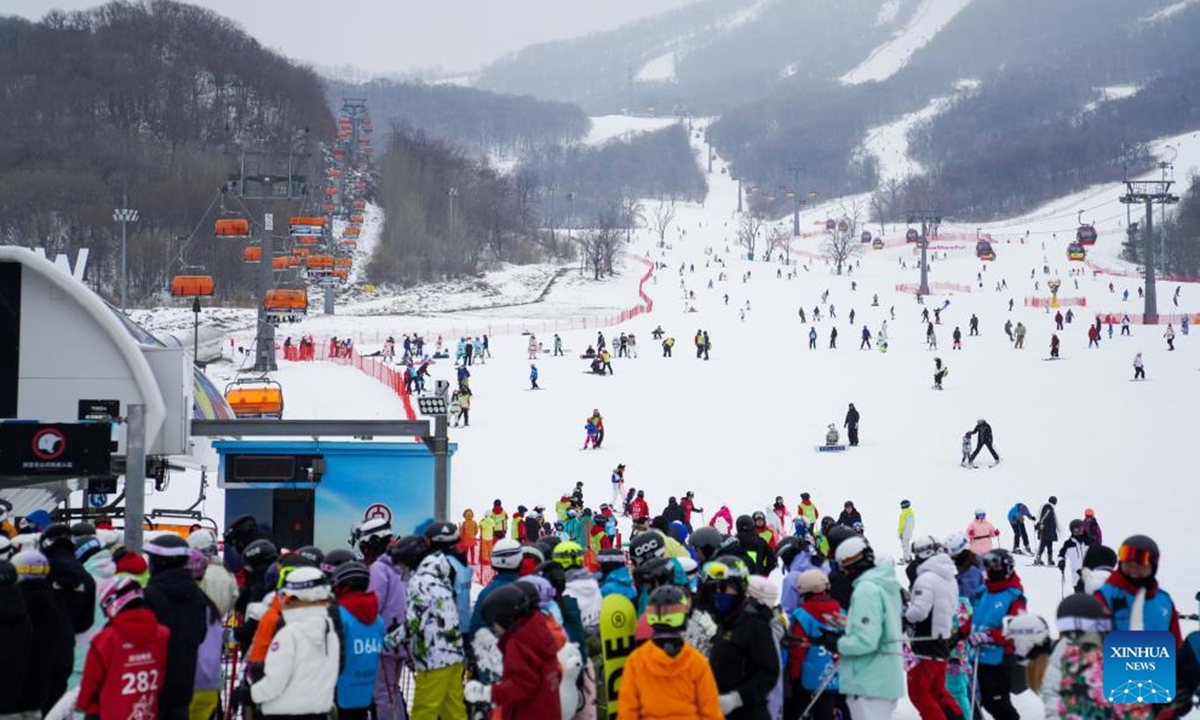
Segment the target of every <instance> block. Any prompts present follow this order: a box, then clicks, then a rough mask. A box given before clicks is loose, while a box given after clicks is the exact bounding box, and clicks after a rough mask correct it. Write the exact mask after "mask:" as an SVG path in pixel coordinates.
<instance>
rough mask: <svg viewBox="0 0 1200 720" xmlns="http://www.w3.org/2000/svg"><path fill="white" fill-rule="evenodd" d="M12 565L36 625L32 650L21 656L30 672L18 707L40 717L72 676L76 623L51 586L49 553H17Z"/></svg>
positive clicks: (20, 695) (31, 617) (56, 698)
mask: <svg viewBox="0 0 1200 720" xmlns="http://www.w3.org/2000/svg"><path fill="white" fill-rule="evenodd" d="M12 564H13V567H15V568H16V571H17V588H18V589H19V590H20V591H21V599H22V600H23V601H24V603H25V609H26V610H27V611H28V613H29V621H30V623H31V624H32V626H33V636H32V639H31V647H32V651H31V652H30V653H29V654H28V655H25V656H24V657H22V658H21V660H22V661H23V662H24V664H25V665H26V672H27V673H28V675H27V676H26V679H25V683H24V684H23V685H22V686H21V691H20V693H19V694H18V695H19V699H18V700H17V706H18V707H19V709H20V711H21V712H22V713H25V714H30V713H32V715H30V717H39V718H40V717H43V716H44V715H45V714H46V713H47V712H49V711H50V708H52V707H53V706H54V703H55V702H57V701H58V699H59V698H60V697H62V692H58V691H56V690H55V688H56V687H57V686H58V685H60V684H61V685H64V686H65V685H66V682H67V678H68V677H69V676H70V675H71V665H72V663H73V661H74V654H73V653H74V649H75V632H74V626H73V623H72V622H71V619H70V618H68V617H67V611H66V610H65V609H64V607H63V605H62V604H61V603H60V602H59V601H58V599H57V596H56V594H55V592H54V589H53V588H52V587H51V586H50V561H49V560H48V559H47V558H46V556H45V555H43V554H42V553H40V552H38V551H37V550H26V551H24V552H19V553H17V554H16V555H15V556H13V559H12ZM8 664H11V663H6V666H7V665H8ZM8 669H9V668H8V667H6V668H5V672H7V671H8ZM56 693H57V694H56Z"/></svg>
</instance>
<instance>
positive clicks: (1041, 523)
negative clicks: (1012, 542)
mask: <svg viewBox="0 0 1200 720" xmlns="http://www.w3.org/2000/svg"><path fill="white" fill-rule="evenodd" d="M1056 505H1058V498H1057V497H1055V496H1054V495H1051V496H1050V499H1049V500H1047V501H1046V504H1045V505H1042V509H1041V510H1040V511H1039V512H1038V520H1037V523H1036V524H1034V526H1033V529H1034V532H1036V533H1037V536H1038V551H1037V555H1036V556H1034V560H1033V564H1034V565H1049V564H1050V563H1052V562H1054V543H1055V541H1057V540H1058V516H1057V514H1056V513H1055V506H1056ZM1043 550H1044V551H1045V552H1046V562H1042V551H1043Z"/></svg>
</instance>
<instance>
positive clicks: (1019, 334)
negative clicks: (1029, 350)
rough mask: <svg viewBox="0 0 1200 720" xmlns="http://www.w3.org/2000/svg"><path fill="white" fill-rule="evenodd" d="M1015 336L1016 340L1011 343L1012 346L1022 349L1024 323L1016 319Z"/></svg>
mask: <svg viewBox="0 0 1200 720" xmlns="http://www.w3.org/2000/svg"><path fill="white" fill-rule="evenodd" d="M1016 337H1017V340H1016V342H1015V343H1014V344H1013V348H1015V349H1023V348H1024V347H1025V323H1023V322H1020V321H1017V329H1016Z"/></svg>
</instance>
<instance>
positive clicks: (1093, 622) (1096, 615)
mask: <svg viewBox="0 0 1200 720" xmlns="http://www.w3.org/2000/svg"><path fill="white" fill-rule="evenodd" d="M1055 622H1056V624H1057V626H1058V641H1057V642H1056V643H1055V644H1054V648H1053V650H1051V652H1050V658H1049V660H1048V661H1047V664H1046V674H1045V675H1044V676H1043V677H1042V686H1041V688H1040V690H1041V692H1040V694H1041V696H1042V704H1043V707H1044V708H1045V713H1046V720H1059V719H1060V718H1095V717H1138V716H1139V714H1142V715H1143V716H1145V717H1152V716H1153V715H1152V713H1150V712H1149V706H1148V705H1121V706H1120V712H1118V709H1117V708H1116V707H1114V706H1113V705H1112V704H1110V703H1109V702H1108V701H1107V700H1106V699H1105V697H1104V694H1103V693H1102V692H1099V690H1100V688H1099V687H1097V686H1096V685H1098V684H1099V681H1098V679H1099V677H1100V676H1102V675H1103V673H1104V670H1103V666H1104V636H1105V635H1106V634H1107V633H1108V632H1109V631H1110V630H1112V629H1113V627H1112V618H1111V617H1110V616H1109V614H1108V611H1107V609H1106V608H1105V607H1104V605H1102V604H1101V603H1100V602H1099V601H1098V600H1097V599H1096V598H1095V596H1093V595H1087V594H1084V593H1076V594H1074V595H1068V596H1067V597H1066V598H1064V599H1063V601H1062V602H1061V603H1059V605H1058V617H1057V619H1056V621H1055Z"/></svg>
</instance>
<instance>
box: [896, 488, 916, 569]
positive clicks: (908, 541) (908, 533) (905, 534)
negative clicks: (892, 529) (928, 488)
mask: <svg viewBox="0 0 1200 720" xmlns="http://www.w3.org/2000/svg"><path fill="white" fill-rule="evenodd" d="M916 529H917V518H916V516H915V515H913V511H912V503H911V502H909V501H908V500H901V501H900V523H899V526H898V527H897V530H896V534H897V535H898V536H899V537H900V562H902V563H910V562H912V552H911V547H912V536H913V533H914V532H916Z"/></svg>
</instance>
